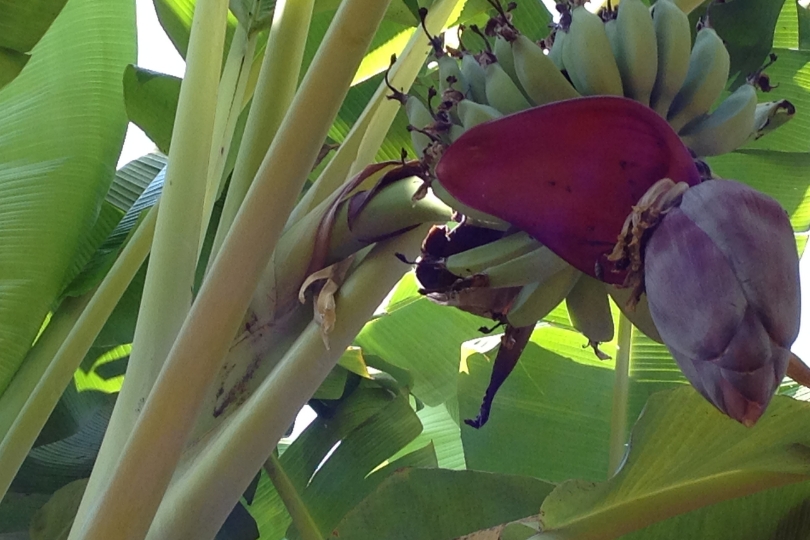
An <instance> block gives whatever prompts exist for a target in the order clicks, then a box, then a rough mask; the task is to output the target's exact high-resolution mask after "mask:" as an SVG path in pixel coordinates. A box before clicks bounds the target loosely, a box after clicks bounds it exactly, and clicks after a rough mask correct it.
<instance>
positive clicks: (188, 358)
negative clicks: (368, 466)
mask: <svg viewBox="0 0 810 540" xmlns="http://www.w3.org/2000/svg"><path fill="white" fill-rule="evenodd" d="M388 3H389V2H388V1H380V0H345V1H344V2H343V3H342V4H341V6H340V8H339V9H338V12H337V14H336V15H335V18H334V19H333V21H332V24H331V25H330V27H329V30H328V32H327V34H326V37H325V38H324V40H323V42H322V44H321V47H320V48H319V50H318V53H317V54H316V56H315V59H314V60H313V62H312V65H311V68H310V69H309V72H308V73H307V76H306V77H305V79H304V82H303V84H302V85H301V88H300V89H299V91H298V92H297V94H296V97H295V99H294V100H293V104H292V106H291V107H290V110H289V111H288V113H287V115H286V116H285V118H284V121H283V122H282V125H281V128H280V129H279V132H278V134H277V136H276V138H275V139H274V141H273V144H272V145H271V147H270V150H269V151H268V154H267V156H266V157H265V159H264V161H263V162H262V165H261V167H260V169H259V171H258V173H257V178H256V181H255V182H254V183H253V185H252V186H251V188H250V190H249V192H248V195H247V197H246V198H245V201H244V203H243V205H242V207H241V208H240V210H239V213H238V214H237V216H236V218H235V220H234V223H233V226H232V228H231V231H230V232H229V233H228V235H227V237H226V239H225V241H224V242H223V244H222V248H221V250H220V252H219V253H218V254H217V256H216V259H215V260H214V263H213V265H212V266H211V270H210V272H209V275H208V277H207V279H206V280H205V281H204V282H203V284H202V288H201V290H200V293H199V295H198V296H197V298H196V300H195V302H194V305H193V306H192V308H191V311H190V312H189V315H188V318H187V320H186V322H185V323H184V324H183V327H182V329H181V330H180V333H179V335H178V337H177V340H176V342H175V344H174V346H173V347H172V349H171V352H170V353H169V356H168V358H167V361H166V363H165V364H164V366H163V370H162V371H161V373H160V377H159V378H158V380H157V381H156V383H155V385H154V387H153V388H152V392H151V393H150V394H149V398H148V399H147V401H146V404H145V405H144V407H143V410H142V411H141V413H140V416H139V417H138V420H137V423H136V424H135V426H134V428H133V429H132V433H131V435H130V437H129V439H128V441H127V444H126V446H125V447H124V449H123V452H122V453H121V455H120V458H119V461H118V466H117V468H116V470H115V474H114V475H113V477H112V479H111V481H110V483H109V485H108V486H107V487H106V489H105V490H104V496H103V497H101V498H99V499H98V500H97V501H96V503H95V504H94V505H93V507H92V508H91V509H90V511H89V513H88V519H87V520H86V521H85V522H84V523H79V524H78V525H76V526H74V530H78V531H79V534H78V535H77V537H78V538H83V539H85V540H102V539H103V540H106V539H108V538H122V539H128V538H133V539H134V538H143V537H144V535H145V534H146V533H147V531H148V528H149V526H150V523H151V522H152V519H153V516H154V514H155V512H156V511H157V508H158V505H159V503H160V501H161V499H162V498H163V494H164V492H165V490H166V488H167V486H168V484H169V481H170V479H171V477H172V475H173V473H174V470H175V467H176V465H177V462H178V460H179V458H180V455H181V452H182V450H183V447H184V446H185V444H186V441H187V439H188V435H189V432H190V430H191V429H192V428H193V426H194V423H195V420H196V418H197V416H198V415H199V413H200V408H201V405H202V403H203V400H204V399H205V396H206V393H207V391H208V387H209V386H210V384H211V382H212V381H213V380H214V378H215V376H216V373H217V371H218V370H219V367H220V365H221V361H222V359H223V358H225V355H226V353H227V351H228V347H229V345H230V343H231V340H232V339H233V337H234V336H235V335H236V333H237V329H238V328H239V325H240V323H241V321H242V317H243V316H244V314H245V311H246V310H247V308H248V305H249V303H250V299H251V296H252V294H253V292H254V290H255V288H256V284H257V282H258V280H259V276H260V275H261V272H262V270H263V269H264V268H265V267H266V266H267V263H268V262H269V260H270V255H271V253H272V252H273V250H274V249H275V246H276V243H277V241H278V238H279V236H280V234H281V230H282V227H283V226H284V223H285V222H286V219H287V217H288V216H289V213H290V211H291V210H292V206H293V204H294V202H295V200H296V198H297V197H298V194H299V193H300V192H301V188H302V187H303V184H304V182H305V181H306V177H307V174H308V173H309V171H310V170H311V168H312V164H313V163H314V162H315V159H316V157H317V155H318V151H319V150H320V147H321V144H322V142H323V140H324V139H325V138H326V134H327V132H328V130H329V127H330V126H331V124H332V121H333V120H334V118H335V116H336V115H337V111H338V109H339V108H340V105H341V103H342V102H343V100H344V98H345V96H346V93H347V92H348V89H349V84H350V83H351V80H352V77H353V76H354V73H355V72H356V70H357V67H358V66H359V65H360V61H361V60H362V58H363V55H364V54H365V51H366V50H367V49H368V46H369V44H370V43H371V38H372V37H373V35H374V33H375V32H376V30H377V27H378V26H379V24H380V21H381V20H382V18H383V15H384V14H385V10H386V8H387V7H388ZM202 5H203V4H201V3H200V4H198V5H197V12H198V13H199V11H200V9H201V7H202ZM195 16H196V14H195ZM223 20H224V18H223ZM206 157H207V156H206ZM164 196H165V194H164ZM190 239H191V240H193V243H194V246H195V247H196V246H197V239H198V236H197V234H194V235H193V236H191V237H190ZM187 240H188V239H187ZM119 399H120V397H119ZM266 457H267V456H264V458H266ZM262 461H263V460H262ZM259 465H261V463H260V464H259ZM258 468H259V467H258V466H256V467H255V468H254V470H253V472H254V473H255V472H256V470H258ZM208 495H209V496H211V492H209V493H208ZM235 500H236V499H234V501H235ZM133 501H136V503H137V504H134V505H133ZM174 509H176V507H175V508H173V510H174ZM221 510H222V509H220V511H221ZM205 517H206V516H205V513H204V512H202V513H200V514H196V513H195V515H194V517H193V519H191V521H196V520H198V519H200V518H205ZM209 521H210V520H209V519H206V522H209ZM180 537H182V536H180ZM192 537H194V536H192ZM172 538H177V536H175V537H172Z"/></svg>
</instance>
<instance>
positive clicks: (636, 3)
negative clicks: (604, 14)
mask: <svg viewBox="0 0 810 540" xmlns="http://www.w3.org/2000/svg"><path fill="white" fill-rule="evenodd" d="M608 36H609V38H610V44H611V47H612V50H613V55H614V56H615V58H616V65H617V66H618V67H619V74H620V75H621V78H622V86H623V88H624V95H625V96H627V97H629V98H631V99H635V100H636V101H638V102H640V103H642V104H644V105H649V104H650V95H651V94H652V90H653V86H654V85H655V78H656V74H657V72H658V42H657V40H656V36H655V26H654V25H653V20H652V17H651V16H650V10H649V9H648V8H647V6H645V5H644V3H643V2H641V0H622V3H621V4H619V14H618V16H617V18H616V21H615V32H608Z"/></svg>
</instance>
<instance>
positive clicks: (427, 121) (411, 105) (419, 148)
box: [405, 96, 434, 158]
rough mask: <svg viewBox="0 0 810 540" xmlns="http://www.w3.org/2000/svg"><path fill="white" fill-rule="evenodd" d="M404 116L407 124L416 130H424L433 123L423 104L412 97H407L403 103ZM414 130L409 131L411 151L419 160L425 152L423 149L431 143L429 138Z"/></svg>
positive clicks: (431, 116)
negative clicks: (406, 118)
mask: <svg viewBox="0 0 810 540" xmlns="http://www.w3.org/2000/svg"><path fill="white" fill-rule="evenodd" d="M405 115H406V116H407V117H408V123H409V124H410V125H411V126H412V127H414V128H416V129H425V128H426V127H428V126H430V125H431V124H432V123H433V121H434V119H433V115H432V114H430V111H429V110H428V108H427V107H426V106H425V104H424V103H422V102H421V101H420V100H419V98H417V97H414V96H408V97H407V100H406V101H405ZM416 129H414V130H411V144H412V145H413V151H414V152H416V155H417V156H418V157H419V158H421V157H422V156H423V154H424V152H425V148H427V147H428V145H429V144H430V143H431V142H432V141H431V140H430V137H428V136H427V135H425V134H424V133H420V132H419V131H416Z"/></svg>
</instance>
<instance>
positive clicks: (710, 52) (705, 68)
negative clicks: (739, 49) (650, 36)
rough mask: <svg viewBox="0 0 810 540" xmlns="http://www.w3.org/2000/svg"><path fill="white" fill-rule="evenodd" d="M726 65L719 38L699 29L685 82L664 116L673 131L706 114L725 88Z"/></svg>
mask: <svg viewBox="0 0 810 540" xmlns="http://www.w3.org/2000/svg"><path fill="white" fill-rule="evenodd" d="M729 62H730V60H729V55H728V51H727V50H726V46H725V45H723V40H722V39H720V36H718V35H717V33H716V32H715V31H714V30H713V29H711V28H709V27H704V28H702V29H701V30H700V32H698V34H697V38H696V39H695V46H694V47H693V48H692V55H691V56H690V57H689V71H688V72H687V73H686V80H685V81H684V83H683V86H682V87H681V89H680V91H679V92H678V95H676V96H675V99H673V100H672V105H671V106H670V107H669V113H668V114H667V120H668V121H669V124H670V125H671V126H672V128H673V129H674V130H675V131H680V130H681V128H683V127H684V126H685V125H686V124H688V123H689V122H691V121H692V120H693V119H695V118H697V117H698V116H700V115H702V114H706V112H708V110H709V108H710V107H711V106H712V104H713V103H714V102H715V101H716V100H717V98H718V97H719V96H720V93H721V92H722V91H723V88H725V86H726V80H727V79H728V71H729Z"/></svg>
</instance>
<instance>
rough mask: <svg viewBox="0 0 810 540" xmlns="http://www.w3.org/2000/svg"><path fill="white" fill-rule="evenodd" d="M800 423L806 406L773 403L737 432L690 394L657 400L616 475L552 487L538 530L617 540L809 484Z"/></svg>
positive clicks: (809, 451)
mask: <svg viewBox="0 0 810 540" xmlns="http://www.w3.org/2000/svg"><path fill="white" fill-rule="evenodd" d="M808 419H810V404H807V403H803V402H799V401H795V400H793V399H790V398H787V397H782V396H777V397H775V398H774V399H773V401H772V402H771V405H770V407H769V408H768V410H767V412H766V413H765V415H764V416H763V417H762V418H761V419H760V421H759V422H758V423H757V425H756V426H754V427H753V428H745V427H743V426H741V425H739V424H737V423H735V422H733V421H730V420H729V419H728V418H726V417H725V416H723V415H722V414H721V413H719V412H718V411H716V410H714V409H713V408H712V406H711V405H710V404H709V403H707V402H706V401H705V400H704V399H703V398H702V397H701V396H700V395H699V394H698V393H697V392H695V390H694V389H692V388H688V387H684V388H680V389H677V390H671V391H667V392H661V393H658V394H656V395H655V396H653V397H652V398H651V399H650V401H649V402H648V403H647V406H646V408H645V409H644V413H643V414H642V416H641V418H640V419H639V421H638V423H637V424H636V426H635V428H634V429H633V433H632V436H631V440H630V444H629V454H628V455H627V456H626V457H625V461H624V463H623V465H622V467H621V469H620V471H619V472H618V473H617V474H616V475H615V476H614V477H613V478H611V479H610V480H609V481H607V482H605V483H602V484H593V483H588V482H584V481H581V480H571V481H568V482H565V483H563V484H561V485H560V486H558V487H557V489H556V490H555V491H554V492H553V493H552V494H551V495H549V497H548V498H547V499H546V500H545V502H544V503H543V507H542V509H541V524H542V525H543V528H544V530H545V531H551V530H553V531H554V532H555V538H561V539H562V538H617V537H618V536H620V535H622V534H625V533H628V532H632V531H634V530H637V529H639V528H641V527H644V526H646V525H650V524H652V523H655V522H657V521H660V520H662V519H665V518H668V517H672V516H675V515H678V514H681V513H683V512H687V511H689V510H694V509H697V508H701V507H703V506H705V505H707V504H711V503H714V502H720V501H724V500H729V499H733V498H737V497H742V496H744V495H749V494H753V493H757V492H759V491H762V490H765V489H768V488H774V487H779V486H784V485H787V484H793V483H796V482H801V481H803V480H806V479H808V478H810V435H808V432H807V430H806V429H805V425H806V423H807V421H808ZM673 441H677V444H673ZM774 517H775V518H776V519H777V520H778V519H779V517H781V516H774Z"/></svg>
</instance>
